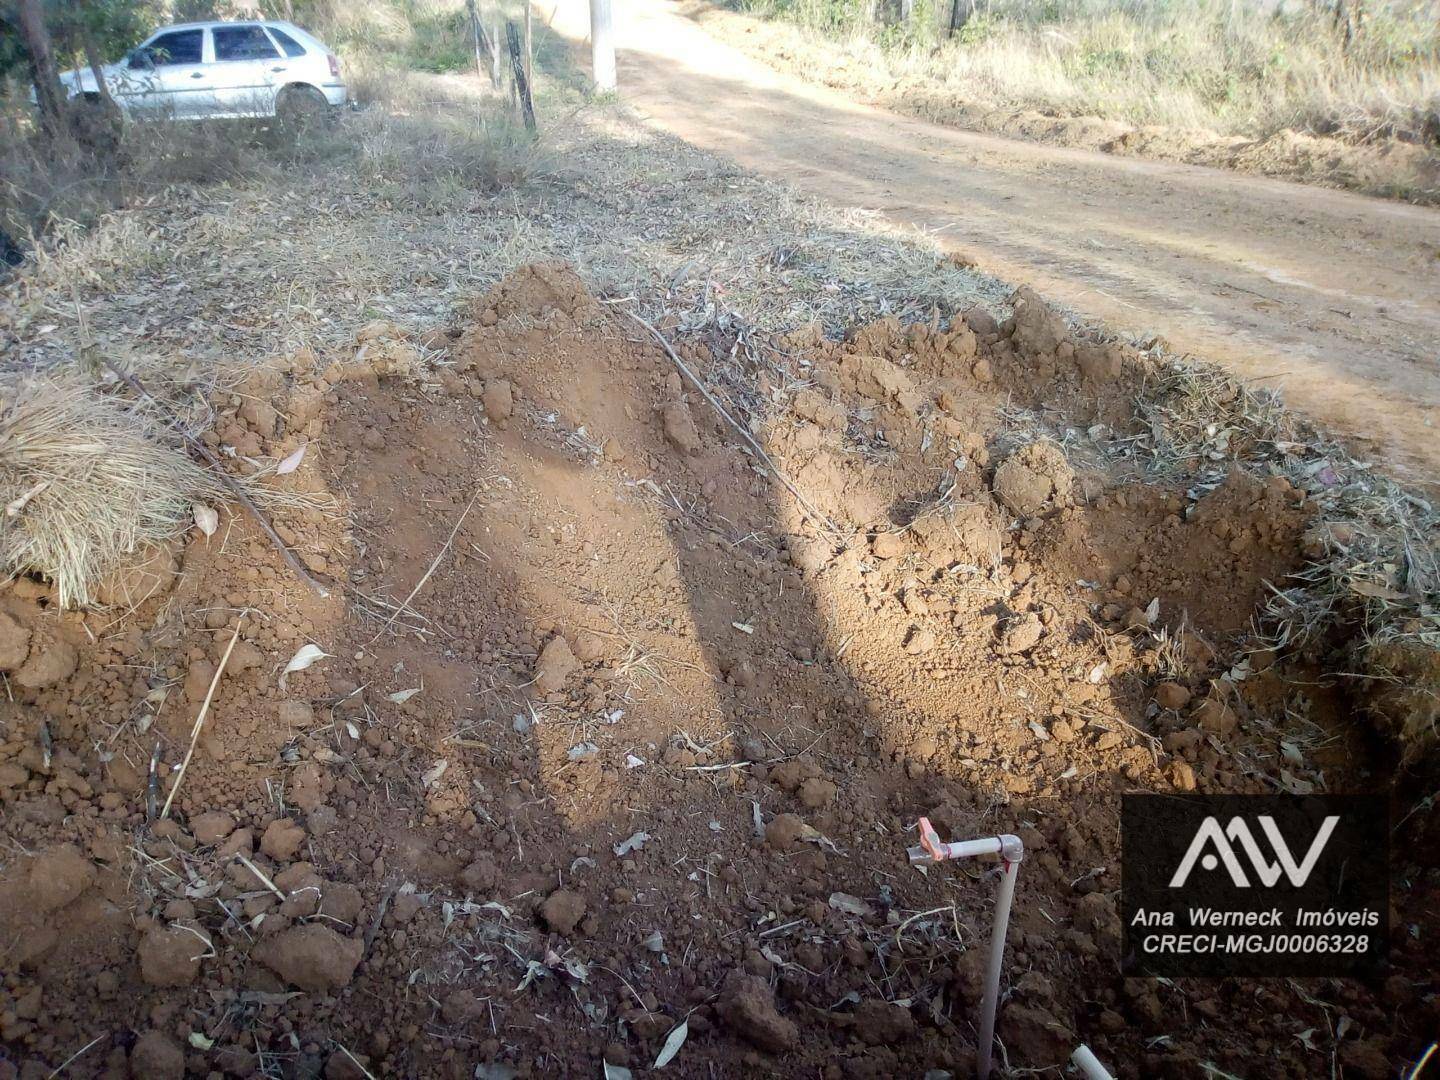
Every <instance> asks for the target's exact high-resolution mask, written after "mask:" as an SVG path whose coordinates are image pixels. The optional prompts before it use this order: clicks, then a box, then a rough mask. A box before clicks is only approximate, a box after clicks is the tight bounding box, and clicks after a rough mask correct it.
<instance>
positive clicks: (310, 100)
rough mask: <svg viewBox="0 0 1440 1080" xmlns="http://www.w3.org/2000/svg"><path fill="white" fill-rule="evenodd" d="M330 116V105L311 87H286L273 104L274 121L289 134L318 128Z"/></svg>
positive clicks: (323, 96)
mask: <svg viewBox="0 0 1440 1080" xmlns="http://www.w3.org/2000/svg"><path fill="white" fill-rule="evenodd" d="M329 115H330V103H329V102H328V101H326V100H325V95H324V94H322V93H320V91H319V90H316V89H315V88H314V87H313V86H287V87H286V88H285V89H284V90H282V91H281V92H280V100H279V101H277V102H276V103H275V119H276V120H277V121H278V122H279V125H280V130H281V131H284V132H287V133H289V134H292V135H293V134H298V133H300V132H302V131H306V130H309V129H311V128H314V127H318V126H319V125H320V124H321V123H322V122H323V121H324V120H325V119H326V118H327V117H328V116H329Z"/></svg>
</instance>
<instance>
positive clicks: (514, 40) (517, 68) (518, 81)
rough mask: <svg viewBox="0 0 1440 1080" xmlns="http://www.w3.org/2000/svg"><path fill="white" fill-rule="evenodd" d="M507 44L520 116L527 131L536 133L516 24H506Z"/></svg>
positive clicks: (532, 106)
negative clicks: (523, 119)
mask: <svg viewBox="0 0 1440 1080" xmlns="http://www.w3.org/2000/svg"><path fill="white" fill-rule="evenodd" d="M505 42H506V44H507V45H509V47H510V69H511V71H512V72H513V73H514V75H515V93H516V96H517V97H519V99H520V114H521V116H523V117H524V118H525V130H526V131H529V132H531V133H533V132H534V131H535V102H534V101H533V100H531V97H530V80H529V79H527V78H526V77H525V61H524V60H523V59H522V58H521V56H520V28H519V27H517V26H516V25H515V24H514V22H507V23H506V24H505Z"/></svg>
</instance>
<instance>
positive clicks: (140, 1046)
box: [130, 1028, 185, 1080]
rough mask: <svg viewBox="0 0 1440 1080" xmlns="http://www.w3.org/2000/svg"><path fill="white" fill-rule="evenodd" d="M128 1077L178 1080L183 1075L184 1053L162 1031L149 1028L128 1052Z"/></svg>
mask: <svg viewBox="0 0 1440 1080" xmlns="http://www.w3.org/2000/svg"><path fill="white" fill-rule="evenodd" d="M130 1075H131V1076H143V1077H146V1078H147V1080H148V1078H152V1077H153V1078H154V1080H180V1078H181V1077H183V1076H184V1075H185V1051H184V1050H182V1049H181V1048H180V1044H179V1043H177V1042H176V1041H175V1040H174V1039H172V1038H170V1036H168V1035H166V1034H165V1033H164V1032H163V1031H156V1030H155V1029H154V1028H151V1029H150V1030H148V1031H146V1032H144V1033H143V1034H141V1036H140V1038H138V1039H136V1040H135V1045H134V1046H133V1047H132V1048H131V1050H130Z"/></svg>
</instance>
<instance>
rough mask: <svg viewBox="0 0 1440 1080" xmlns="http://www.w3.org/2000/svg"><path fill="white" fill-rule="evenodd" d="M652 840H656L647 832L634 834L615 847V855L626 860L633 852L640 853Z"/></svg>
mask: <svg viewBox="0 0 1440 1080" xmlns="http://www.w3.org/2000/svg"><path fill="white" fill-rule="evenodd" d="M652 839H654V838H653V837H652V836H651V835H650V834H649V833H647V832H637V833H632V834H631V835H629V836H627V837H626V838H625V839H624V840H621V841H620V843H618V844H616V845H615V854H616V855H618V856H620V857H621V858H624V857H625V856H626V855H629V854H630V853H631V852H632V851H639V850H640V849H641V848H643V847H644V846H645V845H646V843H648V842H649V841H650V840H652Z"/></svg>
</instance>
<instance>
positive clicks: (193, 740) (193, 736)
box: [160, 609, 248, 821]
mask: <svg viewBox="0 0 1440 1080" xmlns="http://www.w3.org/2000/svg"><path fill="white" fill-rule="evenodd" d="M247 613H248V609H247V610H246V611H242V612H241V613H240V618H239V619H238V620H237V621H236V623H235V632H234V633H233V634H231V635H230V644H229V645H226V646H225V655H224V656H222V657H221V658H220V664H219V666H218V667H216V669H215V674H214V675H213V676H212V677H211V679H210V689H209V690H207V691H206V692H205V700H204V701H202V702H201V703H200V711H199V712H198V713H197V714H196V715H195V726H194V727H193V728H191V730H190V746H189V748H188V749H187V750H186V751H185V760H184V761H182V762H180V771H179V772H177V773H176V774H175V783H173V784H171V785H170V794H169V795H166V796H165V805H164V806H163V807H161V809H160V820H161V821H164V820H165V819H166V818H168V817H169V816H170V804H171V803H173V802H174V801H175V793H176V792H178V791H179V790H180V784H181V782H182V781H183V780H184V779H185V770H186V769H188V768H189V767H190V759H191V758H192V757H194V756H195V747H196V745H197V744H198V743H199V742H200V731H201V729H202V728H204V726H205V717H206V715H207V714H208V713H209V712H210V702H211V700H212V699H213V698H214V697H215V688H216V687H218V686H219V685H220V676H222V675H224V674H225V665H226V664H228V663H229V662H230V654H231V653H232V652H234V650H235V643H236V642H237V641H239V640H240V627H242V626H244V625H245V616H246V614H247Z"/></svg>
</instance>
